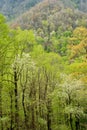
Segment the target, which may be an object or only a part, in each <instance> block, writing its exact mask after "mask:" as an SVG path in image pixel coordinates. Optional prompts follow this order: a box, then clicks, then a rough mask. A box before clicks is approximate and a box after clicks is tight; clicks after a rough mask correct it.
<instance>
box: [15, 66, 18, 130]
mask: <svg viewBox="0 0 87 130" xmlns="http://www.w3.org/2000/svg"><path fill="white" fill-rule="evenodd" d="M17 82H18V79H17V72H16V67H15V68H14V85H15V91H14V93H15V129H16V130H19V125H18V123H19V119H18V118H19V117H18V84H17Z"/></svg>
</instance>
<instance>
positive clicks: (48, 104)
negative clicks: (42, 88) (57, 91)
mask: <svg viewBox="0 0 87 130" xmlns="http://www.w3.org/2000/svg"><path fill="white" fill-rule="evenodd" d="M51 112H52V111H51V100H50V99H48V101H47V129H48V130H52V128H51V114H52V113H51Z"/></svg>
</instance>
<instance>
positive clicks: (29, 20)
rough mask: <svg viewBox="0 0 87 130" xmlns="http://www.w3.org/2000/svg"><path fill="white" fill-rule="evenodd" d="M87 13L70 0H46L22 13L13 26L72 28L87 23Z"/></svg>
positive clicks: (51, 29) (52, 28)
mask: <svg viewBox="0 0 87 130" xmlns="http://www.w3.org/2000/svg"><path fill="white" fill-rule="evenodd" d="M86 19H87V15H86V13H83V12H81V11H79V10H78V9H75V7H74V4H73V2H71V1H70V0H67V2H66V0H62V1H61V0H55V1H54V0H50V1H48V0H44V1H43V2H41V3H39V4H37V5H36V6H34V7H33V8H31V9H30V10H29V11H27V12H25V13H24V14H23V15H20V17H18V18H17V19H16V20H15V21H14V22H13V24H12V27H13V28H15V27H18V26H20V27H21V28H22V29H31V28H33V29H35V30H37V29H38V28H41V29H43V25H44V26H48V24H49V26H50V31H51V32H52V31H58V28H61V30H62V31H64V30H66V29H69V30H72V29H74V28H75V27H77V26H81V25H83V26H85V25H86Z"/></svg>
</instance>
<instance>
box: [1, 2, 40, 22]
mask: <svg viewBox="0 0 87 130" xmlns="http://www.w3.org/2000/svg"><path fill="white" fill-rule="evenodd" d="M40 1H42V0H0V13H2V14H3V15H5V16H6V17H7V19H9V20H11V19H12V18H14V17H17V16H19V15H20V14H22V13H23V12H25V11H26V10H28V9H29V8H31V7H32V6H34V5H35V4H37V3H39V2H40Z"/></svg>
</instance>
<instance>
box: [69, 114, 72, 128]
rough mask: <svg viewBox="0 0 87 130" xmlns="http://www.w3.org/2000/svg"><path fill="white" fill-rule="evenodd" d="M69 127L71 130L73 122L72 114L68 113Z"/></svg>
mask: <svg viewBox="0 0 87 130" xmlns="http://www.w3.org/2000/svg"><path fill="white" fill-rule="evenodd" d="M69 121H70V127H71V130H73V120H72V114H71V113H70V119H69Z"/></svg>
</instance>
